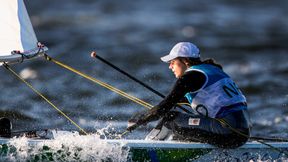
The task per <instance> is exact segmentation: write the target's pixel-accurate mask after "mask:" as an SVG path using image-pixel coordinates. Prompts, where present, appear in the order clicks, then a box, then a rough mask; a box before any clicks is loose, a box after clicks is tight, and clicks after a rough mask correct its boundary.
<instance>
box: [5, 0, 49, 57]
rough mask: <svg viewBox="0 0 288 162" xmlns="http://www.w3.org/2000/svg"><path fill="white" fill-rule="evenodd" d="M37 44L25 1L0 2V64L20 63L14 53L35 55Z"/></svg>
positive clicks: (10, 0) (6, 0) (8, 0)
mask: <svg viewBox="0 0 288 162" xmlns="http://www.w3.org/2000/svg"><path fill="white" fill-rule="evenodd" d="M37 42H38V41H37V38H36V35H35V32H34V30H33V27H32V24H31V21H30V18H29V16H28V13H27V10H26V7H25V4H24V2H23V0H0V62H6V61H7V62H9V61H19V58H21V57H22V56H21V55H15V54H14V55H13V54H11V52H12V51H20V52H21V53H27V54H28V55H29V53H31V52H32V53H34V55H35V52H37V51H39V50H38V49H39V48H38V47H37ZM45 49H46V48H45Z"/></svg>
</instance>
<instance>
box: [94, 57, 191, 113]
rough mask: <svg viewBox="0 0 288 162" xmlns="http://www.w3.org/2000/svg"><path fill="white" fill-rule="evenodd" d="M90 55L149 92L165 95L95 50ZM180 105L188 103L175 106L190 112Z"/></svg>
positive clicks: (163, 96)
mask: <svg viewBox="0 0 288 162" xmlns="http://www.w3.org/2000/svg"><path fill="white" fill-rule="evenodd" d="M91 56H92V57H95V58H98V59H99V60H100V61H102V62H104V63H105V64H107V65H108V66H110V67H112V68H113V69H115V70H117V71H119V72H120V73H122V74H124V75H125V76H127V77H128V78H130V79H132V80H133V81H135V82H137V83H139V84H140V85H142V86H143V87H145V88H147V89H148V90H150V91H151V92H153V93H155V94H157V95H158V96H160V97H162V98H165V97H166V96H165V95H163V94H162V93H160V92H159V91H157V90H155V89H153V88H152V87H150V86H149V85H147V84H145V83H144V82H142V81H140V80H139V79H137V78H135V77H134V76H132V75H130V74H129V73H127V72H125V71H124V70H122V69H120V68H119V67H117V66H115V65H114V64H112V63H111V62H109V61H107V60H105V59H104V58H102V57H101V56H99V55H98V54H96V52H95V51H92V53H91ZM182 105H189V107H190V106H191V105H190V104H189V103H178V104H177V106H178V107H179V108H180V109H182V110H183V111H185V112H186V113H188V114H190V113H191V112H190V111H188V110H186V109H185V108H183V107H182Z"/></svg>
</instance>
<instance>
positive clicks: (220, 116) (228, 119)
mask: <svg viewBox="0 0 288 162" xmlns="http://www.w3.org/2000/svg"><path fill="white" fill-rule="evenodd" d="M161 60H162V61H164V62H167V63H169V69H171V70H172V72H173V73H174V74H175V77H176V78H177V81H176V83H175V85H174V87H173V89H172V90H171V91H170V93H169V94H168V95H167V96H166V98H165V99H164V100H163V101H161V102H160V103H159V104H158V105H157V106H154V107H153V108H152V109H150V110H149V111H148V112H145V113H140V114H136V115H134V117H132V118H131V119H130V120H129V126H128V128H127V130H128V131H132V130H134V129H135V128H137V127H138V126H140V125H146V124H147V123H148V122H151V121H155V120H158V119H161V120H160V122H159V123H158V124H157V126H156V127H155V128H154V129H153V130H152V131H151V132H150V133H149V134H148V135H147V137H146V139H148V140H167V139H168V140H169V139H172V140H180V141H197V142H203V143H209V144H212V145H215V146H218V147H222V148H235V147H239V146H241V145H243V144H244V143H245V142H246V141H247V140H248V138H249V135H250V125H249V116H248V113H247V104H246V98H245V96H244V95H243V94H242V92H241V91H240V89H239V88H238V87H237V85H236V84H235V83H234V82H233V81H232V79H231V78H230V77H229V76H228V75H227V74H226V73H225V72H224V71H223V69H222V66H221V65H219V64H216V63H215V62H214V60H212V59H207V60H205V61H202V60H201V59H200V51H199V49H198V47H197V46H196V45H194V44H192V43H190V42H180V43H177V44H176V45H175V46H174V47H173V48H172V50H171V51H170V53H169V54H168V55H166V56H164V57H161ZM183 102H186V103H187V102H188V103H189V105H190V106H191V107H192V109H193V110H194V111H193V112H188V113H187V110H186V111H182V110H183V107H181V109H179V108H176V106H177V105H178V104H179V103H183ZM169 134H170V135H169ZM171 134H172V136H171Z"/></svg>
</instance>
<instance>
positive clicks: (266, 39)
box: [0, 0, 288, 138]
mask: <svg viewBox="0 0 288 162" xmlns="http://www.w3.org/2000/svg"><path fill="white" fill-rule="evenodd" d="M24 2H25V3H26V7H27V10H28V13H29V15H30V18H31V21H32V24H33V26H34V30H35V32H36V35H37V37H38V41H40V42H42V43H43V44H45V45H46V46H48V47H49V49H50V50H49V51H48V54H49V55H50V56H52V57H54V58H55V59H57V60H60V61H62V62H64V63H66V64H68V65H70V66H72V67H74V68H76V69H79V70H80V71H82V72H84V73H87V74H89V75H91V76H93V77H95V78H97V79H99V80H101V81H103V82H106V83H108V84H111V85H112V86H114V87H116V88H119V89H121V90H123V91H125V92H127V93H129V94H131V95H134V96H136V97H138V98H140V99H142V100H144V101H147V102H149V103H151V104H152V105H156V104H157V103H158V102H160V101H161V98H160V97H158V96H157V95H155V94H153V93H152V92H150V91H148V90H146V89H145V88H143V87H142V86H140V85H138V84H137V83H135V82H133V81H131V80H130V79H128V78H127V77H126V76H123V75H122V74H120V73H119V72H117V71H115V70H114V69H112V68H111V67H109V66H107V65H105V64H104V63H102V62H101V61H99V60H96V59H91V57H90V52H91V51H93V50H95V51H97V54H99V55H100V56H101V57H103V58H105V59H106V60H108V61H110V62H111V63H113V64H115V65H116V66H118V67H120V68H121V69H123V70H124V71H126V72H128V73H130V74H132V75H134V76H135V77H137V78H139V79H140V80H141V81H143V82H145V83H146V84H148V85H150V86H151V87H153V88H155V89H156V90H158V91H160V92H161V93H163V94H165V95H166V94H167V93H168V92H169V90H170V89H171V88H172V86H173V84H174V82H175V81H176V79H175V78H174V75H173V73H172V72H171V71H170V70H169V69H168V65H167V64H165V63H163V62H161V61H160V59H159V58H160V57H161V56H163V55H165V54H167V53H169V51H170V49H171V48H172V47H173V46H174V45H175V44H176V43H177V42H179V41H189V42H193V43H195V44H196V45H198V46H199V48H200V50H201V56H202V58H214V59H215V60H216V61H217V62H218V63H220V64H222V65H223V67H224V70H225V71H226V72H227V73H228V74H229V75H230V76H231V77H232V78H233V79H234V80H235V82H236V83H237V84H238V86H239V87H240V89H241V90H242V91H243V93H244V94H245V95H246V97H247V100H248V105H249V112H250V115H251V121H252V123H253V129H252V135H257V136H278V137H287V136H288V131H287V129H288V128H287V123H288V106H287V104H288V92H287V90H288V84H287V80H288V64H287V60H288V44H287V42H288V21H287V17H288V1H286V0H275V1H268V0H263V1H230V0H229V1H228V0H217V1H215V0H205V1H196V0H182V1H177V2H176V1H173V0H158V1H147V0H138V1H128V0H121V1H112V0H97V1H96V0H62V1H56V0H41V1H38V0H29V1H27V0H25V1H24ZM13 68H14V69H16V71H17V72H18V73H20V74H21V76H22V77H24V78H25V79H27V81H28V82H30V83H31V84H32V85H33V86H35V88H36V89H38V90H39V91H41V92H42V93H43V94H44V95H45V96H47V97H48V98H49V99H51V101H52V102H53V103H54V104H55V105H57V106H58V107H59V108H60V109H61V110H63V111H64V112H65V113H66V114H67V115H68V116H69V117H71V118H72V119H73V120H74V121H75V122H76V123H78V124H79V125H80V126H81V127H83V128H84V129H85V130H87V131H88V132H95V131H96V130H97V129H103V128H105V129H106V130H107V131H108V132H110V133H115V132H123V131H124V130H125V128H126V125H127V120H128V119H129V118H130V117H131V116H132V114H133V113H135V112H137V111H143V110H144V109H145V108H144V107H141V106H140V105H137V104H135V103H133V102H131V101H129V100H127V99H125V98H123V97H121V96H119V95H118V94H115V93H114V92H111V91H109V90H107V89H105V88H103V87H101V86H99V85H96V84H94V83H92V82H91V81H88V80H86V79H84V78H82V77H80V76H77V75H75V74H73V73H71V72H69V71H66V70H64V69H62V68H60V67H58V66H56V65H55V64H53V63H51V62H48V61H45V60H44V59H41V58H40V59H37V60H33V61H28V62H24V63H22V64H19V65H15V66H13ZM0 75H1V79H0V88H1V97H0V115H1V116H5V117H8V118H10V119H11V120H12V123H13V129H14V131H21V130H35V129H46V128H58V129H64V130H77V128H76V127H75V126H74V125H72V124H71V123H70V122H69V121H68V120H67V119H65V118H64V117H63V116H62V115H60V114H59V113H58V112H57V111H56V110H54V109H53V108H52V107H51V106H50V105H49V104H47V103H46V102H45V101H43V100H42V99H41V98H40V97H38V96H37V95H36V94H35V93H34V92H32V91H31V90H30V89H29V88H28V87H26V86H25V85H24V84H23V83H21V82H20V81H18V80H17V79H16V78H15V77H14V76H12V75H11V74H10V73H9V72H7V71H5V70H4V69H1V70H0ZM153 125H155V123H151V124H149V125H148V126H147V127H142V128H139V129H137V131H135V132H133V133H131V134H129V135H128V137H127V138H144V137H145V135H146V134H147V133H148V132H149V130H151V129H152V127H153Z"/></svg>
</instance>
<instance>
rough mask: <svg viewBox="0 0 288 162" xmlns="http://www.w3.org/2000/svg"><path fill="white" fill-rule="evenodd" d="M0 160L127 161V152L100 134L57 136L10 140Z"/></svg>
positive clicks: (3, 146) (0, 155)
mask: <svg viewBox="0 0 288 162" xmlns="http://www.w3.org/2000/svg"><path fill="white" fill-rule="evenodd" d="M0 150H1V153H0V158H1V160H0V161H127V158H128V153H129V149H128V148H123V144H111V143H108V142H107V141H105V140H102V139H100V135H98V134H91V135H85V136H81V135H79V134H75V133H74V134H63V135H58V136H56V137H55V139H53V140H31V139H29V138H26V137H19V138H13V139H11V140H9V142H8V143H7V145H2V146H1V149H0Z"/></svg>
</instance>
